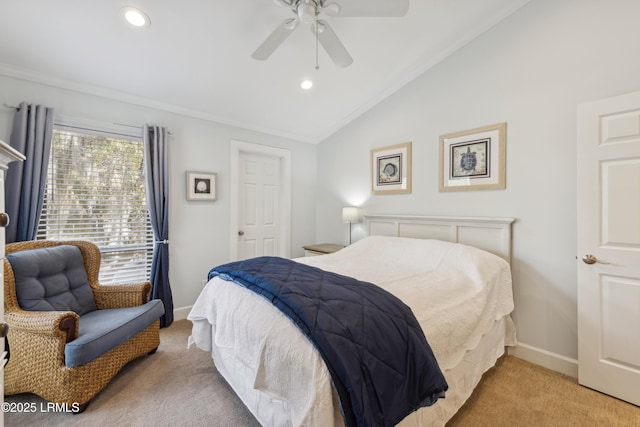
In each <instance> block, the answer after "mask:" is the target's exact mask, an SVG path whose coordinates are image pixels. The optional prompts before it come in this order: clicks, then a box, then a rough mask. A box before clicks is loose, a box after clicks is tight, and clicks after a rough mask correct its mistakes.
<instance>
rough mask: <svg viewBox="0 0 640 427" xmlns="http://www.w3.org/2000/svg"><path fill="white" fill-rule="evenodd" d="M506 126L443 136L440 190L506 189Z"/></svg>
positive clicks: (501, 125)
mask: <svg viewBox="0 0 640 427" xmlns="http://www.w3.org/2000/svg"><path fill="white" fill-rule="evenodd" d="M506 132H507V124H506V123H499V124H496V125H491V126H484V127H481V128H476V129H470V130H465V131H462V132H455V133H449V134H446V135H442V136H440V191H464V190H497V189H504V188H506V182H505V171H506V168H505V166H506V165H505V163H506V159H505V150H506Z"/></svg>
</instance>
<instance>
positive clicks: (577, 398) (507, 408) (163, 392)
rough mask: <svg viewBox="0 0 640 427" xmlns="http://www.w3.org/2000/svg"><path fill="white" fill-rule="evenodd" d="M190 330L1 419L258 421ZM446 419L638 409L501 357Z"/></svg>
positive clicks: (179, 329)
mask: <svg viewBox="0 0 640 427" xmlns="http://www.w3.org/2000/svg"><path fill="white" fill-rule="evenodd" d="M190 333H191V323H190V322H188V321H186V320H181V321H177V322H174V323H173V324H172V325H171V326H170V327H169V328H165V329H161V331H160V334H161V336H160V341H161V344H160V347H159V349H158V351H157V352H156V354H153V355H151V356H145V357H142V358H140V359H138V360H136V361H134V362H132V363H130V364H129V365H127V366H126V367H125V368H124V369H123V370H122V371H121V372H120V373H119V374H118V375H117V376H116V377H115V378H114V380H113V381H112V382H111V383H110V384H109V385H108V386H107V387H106V388H105V389H104V390H103V391H102V392H101V393H100V394H98V396H96V397H95V398H94V399H93V401H92V402H91V404H90V405H89V407H88V408H87V410H86V411H85V412H84V413H82V414H79V415H72V414H67V413H53V412H48V413H47V412H43V411H40V410H39V409H40V408H41V406H40V405H44V406H42V407H44V408H46V402H44V401H43V400H42V399H40V398H38V397H36V396H33V395H17V396H7V397H6V398H5V401H7V402H16V403H17V402H21V403H35V404H36V407H37V408H38V411H37V412H35V413H5V426H27V425H28V426H106V425H117V426H151V425H153V426H228V427H255V426H258V425H259V424H258V422H257V421H256V420H255V418H253V416H252V415H251V413H250V412H249V411H248V410H247V409H246V408H245V407H244V406H243V405H242V403H241V402H240V400H239V399H238V398H237V397H236V395H235V394H234V393H233V391H232V390H231V388H230V387H229V386H228V385H227V383H226V382H225V381H224V379H223V378H222V377H221V376H220V375H219V374H218V372H217V371H216V369H215V367H214V366H213V361H212V360H211V357H210V355H209V353H206V352H204V351H202V350H199V349H197V348H195V346H194V347H192V348H191V349H189V350H187V348H186V346H187V337H188V336H189V334H190ZM639 387H640V385H639ZM447 426H448V427H472V426H473V427H483V426H487V427H489V426H491V427H501V426H524V427H528V426H536V427H537V426H545V427H546V426H549V427H552V426H562V427H566V426H581V427H583V426H584V427H589V426H594V427H595V426H598V427H606V426H625V427H626V426H633V427H640V408H638V407H636V406H633V405H630V404H627V403H624V402H621V401H619V400H616V399H613V398H611V397H609V396H605V395H602V394H600V393H598V392H595V391H593V390H589V389H587V388H584V387H580V386H579V385H577V383H576V382H575V380H573V379H572V378H569V377H566V376H563V375H560V374H557V373H555V372H552V371H549V370H546V369H544V368H540V367H539V366H536V365H533V364H531V363H528V362H525V361H523V360H520V359H517V358H514V357H503V358H502V359H501V360H500V361H499V362H498V364H497V365H496V367H494V368H493V369H491V370H490V371H488V372H487V373H486V374H485V375H484V378H483V380H482V381H481V383H480V384H479V385H478V388H477V389H476V392H475V393H474V395H473V396H472V397H471V399H470V400H469V401H468V402H467V403H466V404H465V406H464V407H463V408H462V409H461V410H460V411H459V413H458V414H457V415H456V416H455V417H454V419H453V420H451V422H450V423H449V424H448V425H447ZM319 427H321V426H319Z"/></svg>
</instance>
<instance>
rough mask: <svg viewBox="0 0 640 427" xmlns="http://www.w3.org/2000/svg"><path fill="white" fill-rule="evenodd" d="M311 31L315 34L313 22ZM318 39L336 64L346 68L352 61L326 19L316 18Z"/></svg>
mask: <svg viewBox="0 0 640 427" xmlns="http://www.w3.org/2000/svg"><path fill="white" fill-rule="evenodd" d="M311 31H312V32H313V34H316V26H315V24H314V25H312V26H311ZM317 34H318V41H319V42H320V44H321V45H322V47H323V48H324V50H325V51H326V52H327V54H328V55H329V57H330V58H331V60H332V61H333V62H334V63H335V64H336V65H337V66H338V67H342V68H346V67H348V66H349V65H351V64H352V63H353V59H352V58H351V55H349V52H347V49H345V47H344V45H343V44H342V42H341V41H340V39H339V38H338V36H337V35H336V33H335V32H333V30H332V29H331V27H330V26H329V24H327V22H326V21H324V20H322V19H319V20H318V32H317Z"/></svg>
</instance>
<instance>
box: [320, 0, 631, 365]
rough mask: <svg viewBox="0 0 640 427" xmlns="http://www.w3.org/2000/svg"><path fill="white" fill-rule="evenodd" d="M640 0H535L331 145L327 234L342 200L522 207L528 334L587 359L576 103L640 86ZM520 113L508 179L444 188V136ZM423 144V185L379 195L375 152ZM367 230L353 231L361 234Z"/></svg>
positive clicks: (518, 227)
mask: <svg viewBox="0 0 640 427" xmlns="http://www.w3.org/2000/svg"><path fill="white" fill-rule="evenodd" d="M639 16H640V1H637V0H611V1H604V0H533V1H532V2H531V3H529V4H528V5H527V6H525V7H524V8H522V9H520V10H519V11H518V12H516V13H515V14H514V15H512V16H511V17H509V18H508V19H507V20H505V21H503V22H502V23H500V24H499V25H497V26H496V27H494V28H493V29H491V30H490V31H488V32H487V33H485V34H483V35H482V36H481V37H480V38H478V39H476V40H475V41H473V42H472V43H470V44H469V45H467V46H465V47H464V48H463V49H461V50H460V51H458V52H457V53H455V54H453V55H452V56H450V57H449V58H447V59H446V60H444V61H443V62H441V63H440V64H439V65H437V66H435V67H434V68H432V69H431V70H429V71H427V72H426V73H425V74H424V75H422V76H420V77H419V78H417V79H416V80H415V81H413V82H411V83H409V84H407V85H406V86H405V87H404V88H402V89H401V90H399V91H398V92H396V93H395V94H393V95H392V96H390V97H389V98H388V99H387V100H385V101H384V102H383V103H381V104H379V105H378V106H377V107H375V108H374V109H372V110H370V111H369V112H368V113H366V114H365V115H363V116H361V117H360V118H359V119H358V120H356V121H354V122H352V123H351V124H350V125H348V126H347V127H345V128H343V129H342V130H341V131H339V132H338V133H336V134H334V135H333V136H331V137H330V138H327V139H326V140H325V141H323V142H322V143H321V144H320V145H319V147H318V204H317V218H318V227H317V235H318V240H322V241H327V242H331V241H333V242H340V243H347V242H348V225H345V224H342V223H341V222H340V209H341V207H342V206H345V205H349V204H361V205H362V206H363V207H364V210H365V211H371V212H389V213H412V214H433V215H440V214H442V215H474V216H504V217H515V218H517V222H516V223H515V225H514V243H513V251H514V259H513V263H512V269H513V278H514V293H515V304H516V310H515V314H514V320H515V322H516V324H517V327H518V337H519V341H520V342H521V343H524V344H526V345H528V346H532V347H534V348H535V349H540V350H543V352H551V353H553V354H554V355H560V357H559V359H564V360H565V361H568V362H569V364H574V362H575V359H576V358H577V335H576V334H577V331H576V329H577V318H576V317H577V313H576V311H577V308H576V255H577V254H576V226H575V223H576V196H575V189H576V184H577V183H576V106H577V105H578V104H579V103H581V102H586V101H590V100H595V99H600V98H604V97H608V96H613V95H618V94H622V93H625V92H629V91H636V90H638V89H640V54H639V53H640V25H638V22H637V20H638V17H639ZM499 122H507V126H508V129H507V189H506V190H494V191H476V192H451V193H440V192H438V138H439V135H442V134H445V133H450V132H455V131H460V130H465V129H470V128H475V127H479V126H484V125H489V124H495V123H499ZM406 141H412V142H413V191H412V194H410V195H384V196H371V195H370V183H369V182H370V181H369V180H370V166H369V155H370V149H371V148H374V147H381V146H386V145H391V144H397V143H401V142H406ZM360 232H361V230H357V231H355V232H354V238H355V237H357V236H358V235H360V234H361V233H360Z"/></svg>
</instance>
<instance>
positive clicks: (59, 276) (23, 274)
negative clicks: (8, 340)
mask: <svg viewBox="0 0 640 427" xmlns="http://www.w3.org/2000/svg"><path fill="white" fill-rule="evenodd" d="M7 260H8V261H9V263H10V264H11V269H12V270H13V275H14V277H15V281H16V296H17V298H18V304H19V305H20V307H22V309H24V310H30V311H74V312H76V313H78V314H79V315H80V316H82V315H83V314H86V313H89V312H91V311H94V310H95V309H96V304H95V301H94V299H93V291H92V290H91V287H90V286H89V281H88V279H87V272H86V270H85V267H84V263H83V260H82V253H81V252H80V249H79V248H78V247H77V246H73V245H60V246H53V247H48V248H38V249H29V250H24V251H19V252H14V253H11V254H8V255H7Z"/></svg>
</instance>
